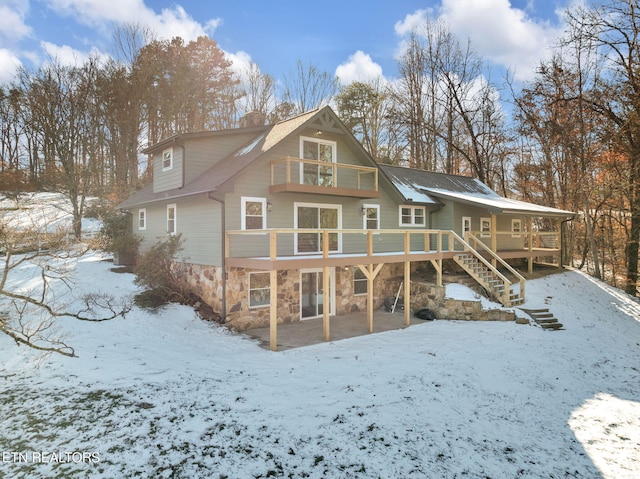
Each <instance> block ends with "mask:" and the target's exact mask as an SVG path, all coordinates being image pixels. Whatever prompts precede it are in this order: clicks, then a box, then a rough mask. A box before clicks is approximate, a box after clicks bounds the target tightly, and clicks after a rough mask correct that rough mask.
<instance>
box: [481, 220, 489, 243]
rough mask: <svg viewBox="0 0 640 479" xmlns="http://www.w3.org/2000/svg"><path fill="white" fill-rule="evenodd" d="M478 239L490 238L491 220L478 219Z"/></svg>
mask: <svg viewBox="0 0 640 479" xmlns="http://www.w3.org/2000/svg"><path fill="white" fill-rule="evenodd" d="M480 237H481V238H489V237H491V218H480Z"/></svg>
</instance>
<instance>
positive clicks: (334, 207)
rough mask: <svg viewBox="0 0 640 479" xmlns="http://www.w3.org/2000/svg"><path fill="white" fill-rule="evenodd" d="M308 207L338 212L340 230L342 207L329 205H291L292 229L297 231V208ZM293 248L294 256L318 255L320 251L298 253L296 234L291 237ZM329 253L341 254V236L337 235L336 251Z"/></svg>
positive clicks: (296, 203) (339, 227)
mask: <svg viewBox="0 0 640 479" xmlns="http://www.w3.org/2000/svg"><path fill="white" fill-rule="evenodd" d="M301 206H302V207H308V208H327V209H335V210H338V228H336V229H338V230H341V229H342V205H334V204H331V203H298V202H294V203H293V227H294V228H295V229H298V208H299V207H301ZM318 229H319V228H318ZM293 248H294V250H293V251H294V253H295V254H296V255H308V254H320V253H322V251H318V252H312V253H309V252H299V251H298V234H297V233H296V234H295V235H293ZM330 252H331V253H342V234H341V233H338V249H337V250H335V251H334V250H331V251H330Z"/></svg>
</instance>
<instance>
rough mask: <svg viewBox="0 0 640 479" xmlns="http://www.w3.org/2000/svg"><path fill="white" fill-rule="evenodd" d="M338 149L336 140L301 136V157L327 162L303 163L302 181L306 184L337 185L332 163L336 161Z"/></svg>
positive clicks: (301, 170) (301, 167)
mask: <svg viewBox="0 0 640 479" xmlns="http://www.w3.org/2000/svg"><path fill="white" fill-rule="evenodd" d="M336 149H337V144H336V142H335V141H328V140H318V139H317V138H309V137H305V136H302V137H300V157H301V158H303V159H305V160H313V161H319V162H322V163H326V165H323V164H316V163H301V165H300V182H301V183H302V184H305V185H317V186H335V183H334V180H335V179H334V177H333V175H334V173H333V166H332V164H333V163H335V162H336Z"/></svg>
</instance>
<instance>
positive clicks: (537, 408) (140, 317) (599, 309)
mask: <svg viewBox="0 0 640 479" xmlns="http://www.w3.org/2000/svg"><path fill="white" fill-rule="evenodd" d="M111 266H112V265H111V264H110V263H108V262H105V261H100V258H99V257H98V256H92V257H87V258H86V259H85V260H84V261H82V262H80V263H79V264H78V267H77V270H76V274H77V275H78V278H85V279H86V281H85V282H84V283H83V284H84V286H82V287H81V288H79V289H85V290H86V291H92V292H105V291H109V292H112V293H113V294H116V295H129V294H132V293H133V292H135V291H136V287H135V286H134V285H133V282H132V280H133V276H132V275H128V274H117V273H113V272H110V271H109V268H110V267H111ZM527 297H528V299H529V301H528V302H527V303H526V305H525V307H530V308H536V307H548V308H550V309H551V311H552V312H553V313H554V315H555V316H556V317H557V318H558V319H559V321H560V322H561V323H563V324H564V327H565V330H564V331H557V332H548V331H543V330H541V329H540V328H537V327H533V326H523V325H516V324H514V323H497V322H494V323H490V322H482V323H480V322H460V321H442V320H438V321H434V322H426V323H424V324H420V325H417V326H412V327H410V328H408V329H404V330H398V331H392V332H387V333H380V334H374V335H368V336H364V337H358V338H353V339H348V340H344V341H338V342H331V343H324V344H318V345H315V346H309V347H305V348H300V349H294V350H289V351H283V352H276V353H273V352H270V351H267V350H264V349H262V348H260V347H258V345H257V343H255V342H253V341H251V340H248V339H246V338H245V337H243V336H241V335H237V334H233V333H230V332H228V331H226V330H225V329H224V328H221V327H218V326H216V325H213V324H209V323H205V322H203V321H200V320H199V319H197V318H196V317H195V315H194V313H193V311H192V310H190V309H189V308H186V307H181V306H170V307H167V308H165V309H163V310H161V311H159V312H157V313H155V314H154V313H151V312H148V311H143V310H140V309H138V308H134V309H133V311H132V312H131V313H130V314H129V315H128V316H127V317H126V319H121V318H118V319H116V320H113V321H109V322H105V323H84V322H79V321H72V320H68V321H66V320H65V321H64V322H63V324H61V332H64V333H66V334H67V336H68V338H67V340H68V342H69V343H70V344H72V345H73V346H74V347H75V350H76V354H78V356H79V358H67V357H62V356H55V355H53V356H48V357H46V358H42V357H41V356H40V355H38V354H37V353H36V352H35V351H32V350H29V349H27V348H25V347H19V346H17V345H16V344H14V343H13V342H12V341H11V340H10V339H9V338H8V337H5V336H0V453H1V454H2V456H1V458H2V460H1V461H0V477H7V478H9V477H11V478H32V477H55V478H70V477H82V478H84V477H105V478H120V477H122V478H124V477H145V478H146V477H153V478H156V477H182V478H216V479H217V478H234V479H236V478H239V479H243V478H260V477H263V478H266V477H287V478H288V477H291V478H305V477H306V478H384V479H388V478H412V477H415V478H436V479H440V478H493V479H500V478H536V479H538V478H543V477H544V478H567V477H571V478H574V477H579V478H589V479H593V478H607V479H614V478H615V479H625V478H627V479H631V478H637V477H639V475H640V472H639V471H640V305H639V304H638V302H636V301H633V300H631V299H630V298H629V297H628V296H626V295H624V294H623V293H621V292H619V291H617V290H614V289H612V288H610V287H608V286H606V285H603V284H602V283H599V282H597V281H595V280H592V279H591V278H589V277H587V276H585V275H583V274H581V273H579V272H565V273H563V274H557V275H552V276H549V277H547V278H543V279H538V280H533V281H529V282H528V284H527Z"/></svg>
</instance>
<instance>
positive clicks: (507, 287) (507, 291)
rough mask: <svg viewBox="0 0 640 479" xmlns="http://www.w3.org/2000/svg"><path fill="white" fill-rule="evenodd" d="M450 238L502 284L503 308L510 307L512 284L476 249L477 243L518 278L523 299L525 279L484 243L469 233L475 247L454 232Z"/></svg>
mask: <svg viewBox="0 0 640 479" xmlns="http://www.w3.org/2000/svg"><path fill="white" fill-rule="evenodd" d="M451 234H452V236H453V237H454V238H455V240H457V241H458V242H459V243H460V244H461V245H462V246H463V247H464V250H465V251H466V252H469V253H471V254H472V255H473V256H474V257H476V258H477V259H478V260H479V261H480V262H481V263H482V264H484V265H485V266H486V267H487V269H489V270H490V271H491V272H492V273H493V274H495V275H496V276H497V277H498V278H499V279H500V280H501V281H502V283H503V284H504V293H503V300H502V304H503V305H504V306H507V307H509V306H511V285H512V284H513V283H512V282H511V281H509V279H508V278H507V277H506V276H505V275H503V274H502V273H501V272H500V271H499V270H498V269H497V268H496V267H495V266H493V264H491V262H489V261H488V260H487V259H486V258H485V257H484V256H483V255H482V254H481V253H480V252H479V251H478V250H477V249H476V248H477V245H478V243H480V246H481V247H483V249H486V250H487V251H488V253H489V255H490V256H491V257H492V258H495V259H496V260H497V261H499V262H500V264H502V265H504V266H506V268H507V269H508V270H509V271H510V272H512V274H514V275H515V277H516V278H518V280H519V281H520V296H521V297H522V299H524V283H525V278H524V277H523V276H522V275H521V274H520V273H518V272H517V271H515V270H514V269H513V268H512V267H511V266H510V265H509V264H507V263H506V262H505V261H504V260H503V259H502V258H500V257H499V256H497V255H496V254H495V253H494V252H493V251H492V250H491V249H490V248H489V247H488V246H487V245H485V244H484V243H482V241H480V240H478V239H477V238H476V237H475V236H473V235H471V234H470V233H467V235H468V236H467V237H469V238H471V239H472V240H475V243H476V247H475V248H474V247H472V246H471V244H469V243H468V242H467V241H465V240H464V239H463V238H461V237H460V235H458V234H457V233H456V232H455V231H452V232H451Z"/></svg>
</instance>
